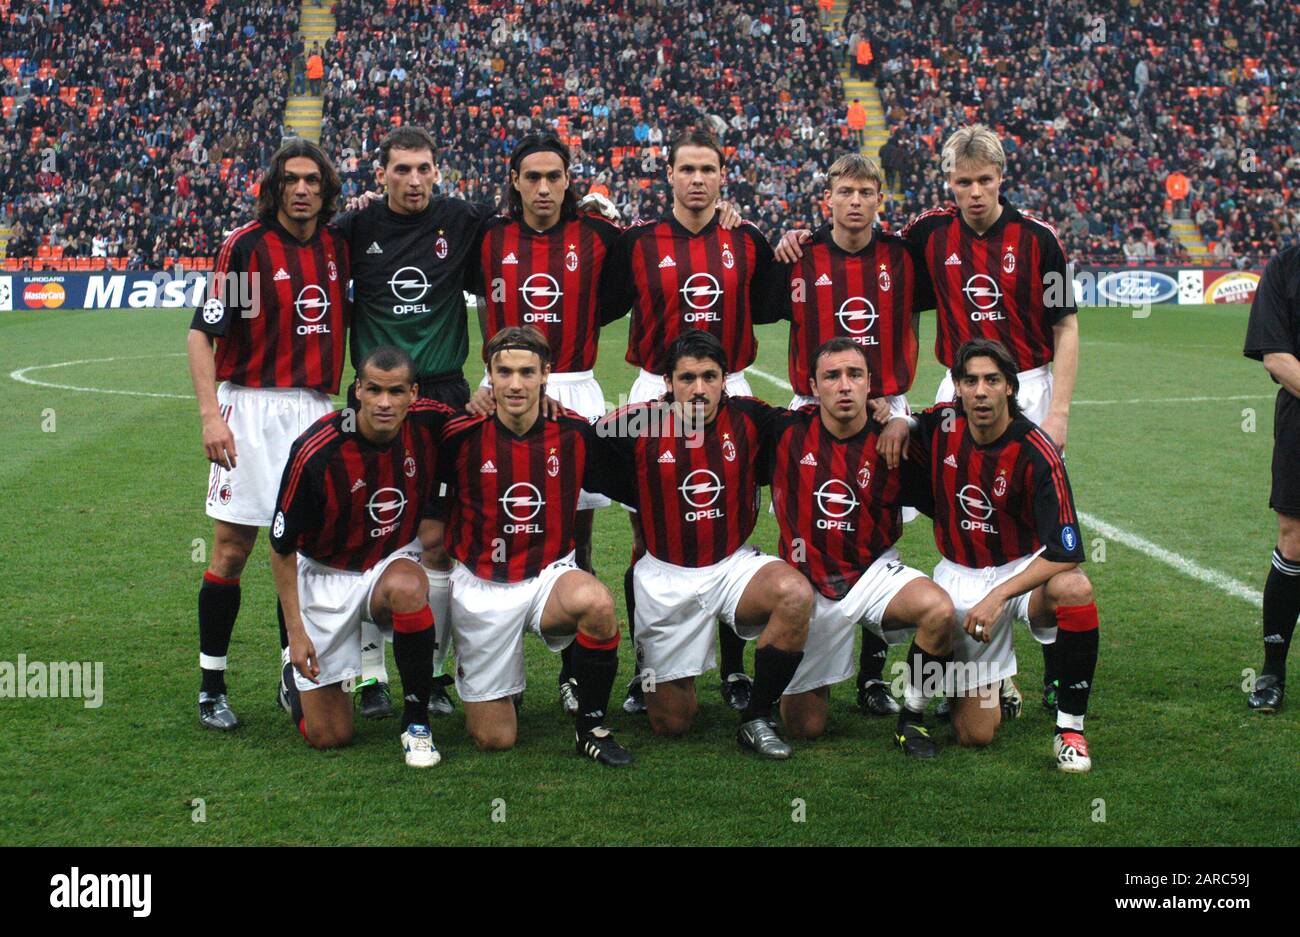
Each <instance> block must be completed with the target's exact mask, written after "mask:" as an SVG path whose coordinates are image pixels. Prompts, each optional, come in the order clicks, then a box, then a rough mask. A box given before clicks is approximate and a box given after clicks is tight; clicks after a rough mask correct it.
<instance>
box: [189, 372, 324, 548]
mask: <svg viewBox="0 0 1300 937" xmlns="http://www.w3.org/2000/svg"><path fill="white" fill-rule="evenodd" d="M217 403H218V404H220V406H221V416H222V418H223V419H224V420H225V421H226V425H227V426H229V427H230V432H231V433H232V434H233V435H234V437H235V454H236V459H235V468H234V470H233V471H231V470H229V469H227V468H226V467H225V466H224V465H219V464H217V463H215V462H214V463H213V464H212V470H211V471H210V472H209V473H208V499H207V512H208V516H209V517H212V518H215V519H216V520H219V521H226V522H228V523H231V524H243V525H246V526H248V527H270V526H271V521H272V519H273V518H274V517H275V496H276V495H277V494H279V493H280V476H281V475H282V474H284V463H285V462H287V461H288V460H289V449H290V448H291V447H292V446H293V442H294V440H295V439H297V438H298V437H299V436H301V435H302V434H303V433H304V432H305V431H306V429H307V427H309V426H311V425H312V424H313V423H315V422H316V421H317V420H319V419H320V418H321V417H323V416H324V415H325V414H327V413H330V412H332V411H333V410H334V404H333V403H332V402H331V401H330V399H329V397H327V396H325V395H324V394H322V393H321V392H320V391H316V390H305V389H303V388H300V387H242V386H240V385H239V384H232V383H230V382H229V381H223V382H222V383H221V384H220V385H219V386H218V387H217Z"/></svg>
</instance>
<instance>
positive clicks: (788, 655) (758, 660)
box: [732, 644, 803, 722]
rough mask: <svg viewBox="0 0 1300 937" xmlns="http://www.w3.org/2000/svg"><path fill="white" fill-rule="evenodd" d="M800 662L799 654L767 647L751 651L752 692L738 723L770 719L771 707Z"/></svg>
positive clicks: (800, 654)
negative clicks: (752, 667)
mask: <svg viewBox="0 0 1300 937" xmlns="http://www.w3.org/2000/svg"><path fill="white" fill-rule="evenodd" d="M801 660H803V651H783V650H781V649H780V648H778V647H773V646H772V645H770V644H768V645H766V646H764V647H760V648H759V649H758V650H756V651H755V652H754V689H753V690H751V691H750V694H749V705H748V706H746V707H745V711H744V712H743V713H741V714H740V721H741V722H749V720H751V719H771V718H772V707H773V706H775V705H776V701H777V700H779V699H780V698H781V694H782V693H784V692H785V688H786V687H788V686H789V685H790V681H791V680H793V679H794V672H795V671H796V670H798V669H799V661H801ZM732 672H733V673H735V671H732Z"/></svg>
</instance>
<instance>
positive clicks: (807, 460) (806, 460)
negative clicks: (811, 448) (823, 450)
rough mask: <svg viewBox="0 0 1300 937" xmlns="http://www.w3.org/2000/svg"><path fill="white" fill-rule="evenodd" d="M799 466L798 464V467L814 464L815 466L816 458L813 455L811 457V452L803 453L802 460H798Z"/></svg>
mask: <svg viewBox="0 0 1300 937" xmlns="http://www.w3.org/2000/svg"><path fill="white" fill-rule="evenodd" d="M799 464H800V465H816V464H817V457H816V456H815V455H813V454H812V453H811V452H805V453H804V456H803V458H802V459H800V460H799Z"/></svg>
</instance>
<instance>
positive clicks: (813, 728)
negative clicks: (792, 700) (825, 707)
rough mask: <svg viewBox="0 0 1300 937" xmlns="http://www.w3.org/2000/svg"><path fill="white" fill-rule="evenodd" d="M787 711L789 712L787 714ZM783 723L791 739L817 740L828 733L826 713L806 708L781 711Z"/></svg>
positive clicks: (789, 708)
mask: <svg viewBox="0 0 1300 937" xmlns="http://www.w3.org/2000/svg"><path fill="white" fill-rule="evenodd" d="M787 709H788V710H789V711H788V712H787ZM781 721H782V722H783V723H784V724H785V728H786V733H787V734H788V735H789V736H790V737H791V738H796V739H815V738H820V737H821V736H822V735H823V734H824V733H825V732H826V713H825V712H822V711H819V710H816V709H809V708H806V707H798V708H795V707H787V708H783V709H782V711H781Z"/></svg>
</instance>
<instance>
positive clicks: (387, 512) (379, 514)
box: [366, 488, 406, 537]
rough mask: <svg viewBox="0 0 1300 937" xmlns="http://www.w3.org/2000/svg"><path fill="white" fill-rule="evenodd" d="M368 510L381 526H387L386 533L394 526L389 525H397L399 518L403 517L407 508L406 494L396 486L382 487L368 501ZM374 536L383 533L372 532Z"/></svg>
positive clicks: (373, 519) (380, 535)
mask: <svg viewBox="0 0 1300 937" xmlns="http://www.w3.org/2000/svg"><path fill="white" fill-rule="evenodd" d="M366 510H367V511H369V512H370V519H371V520H372V521H374V522H375V523H376V524H378V525H379V526H380V527H387V528H388V529H387V530H385V531H384V533H388V532H389V531H390V530H392V529H393V528H392V527H391V526H389V525H393V526H396V523H397V521H398V519H400V518H401V516H402V512H403V511H405V510H406V495H405V494H403V493H402V492H401V491H399V490H398V489H396V488H380V489H379V490H378V491H376V492H375V493H374V494H372V495H371V496H370V500H369V501H368V502H367V503H366ZM370 536H372V537H382V536H383V534H380V533H376V532H375V531H373V530H372V531H371V532H370Z"/></svg>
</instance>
